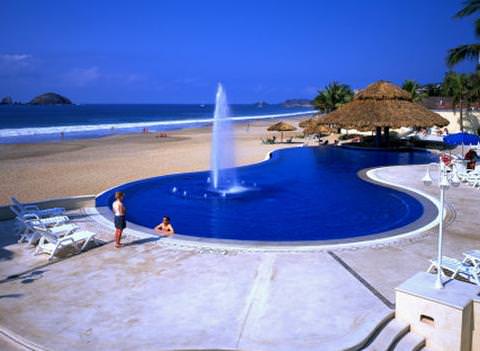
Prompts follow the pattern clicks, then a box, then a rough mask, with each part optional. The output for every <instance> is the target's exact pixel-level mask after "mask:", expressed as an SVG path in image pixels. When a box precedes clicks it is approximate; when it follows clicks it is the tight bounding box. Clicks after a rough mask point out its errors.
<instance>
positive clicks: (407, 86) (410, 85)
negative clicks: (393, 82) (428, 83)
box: [402, 79, 427, 102]
mask: <svg viewBox="0 0 480 351" xmlns="http://www.w3.org/2000/svg"><path fill="white" fill-rule="evenodd" d="M402 89H403V90H406V91H408V92H409V93H410V95H412V100H413V101H414V102H420V101H422V100H423V99H424V98H425V97H426V96H427V94H425V93H423V92H420V84H418V83H417V82H416V81H414V80H408V79H407V80H406V81H404V82H403V85H402Z"/></svg>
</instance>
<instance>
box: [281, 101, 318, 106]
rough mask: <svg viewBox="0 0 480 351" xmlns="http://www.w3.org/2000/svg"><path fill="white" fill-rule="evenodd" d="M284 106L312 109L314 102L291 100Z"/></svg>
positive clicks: (284, 103)
mask: <svg viewBox="0 0 480 351" xmlns="http://www.w3.org/2000/svg"><path fill="white" fill-rule="evenodd" d="M282 105H283V106H284V107H312V106H313V103H312V100H308V99H289V100H285V101H284V102H283V103H282Z"/></svg>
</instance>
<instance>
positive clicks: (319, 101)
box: [313, 81, 353, 113]
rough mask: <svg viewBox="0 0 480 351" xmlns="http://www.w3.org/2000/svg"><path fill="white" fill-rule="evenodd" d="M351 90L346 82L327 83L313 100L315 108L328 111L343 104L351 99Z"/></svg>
mask: <svg viewBox="0 0 480 351" xmlns="http://www.w3.org/2000/svg"><path fill="white" fill-rule="evenodd" d="M352 99H353V90H352V88H350V86H349V85H347V84H341V83H338V82H335V81H334V82H331V83H329V84H328V85H327V86H326V87H325V89H324V90H320V91H319V92H318V95H317V96H316V97H315V99H314V100H313V105H314V106H315V108H316V109H318V110H320V111H322V112H325V113H329V112H332V111H334V110H336V109H337V108H338V107H340V106H341V105H343V104H346V103H347V102H350V101H352Z"/></svg>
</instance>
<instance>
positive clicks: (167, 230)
mask: <svg viewBox="0 0 480 351" xmlns="http://www.w3.org/2000/svg"><path fill="white" fill-rule="evenodd" d="M154 230H155V233H157V234H160V236H172V235H173V234H175V231H174V230H173V226H172V223H171V222H170V217H168V216H164V217H163V220H162V223H160V224H159V225H157V226H156V227H155V229H154Z"/></svg>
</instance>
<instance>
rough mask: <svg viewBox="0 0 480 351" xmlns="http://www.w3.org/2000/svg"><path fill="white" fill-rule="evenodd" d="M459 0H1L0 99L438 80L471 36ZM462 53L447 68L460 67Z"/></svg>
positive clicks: (259, 96) (101, 98) (134, 96)
mask: <svg viewBox="0 0 480 351" xmlns="http://www.w3.org/2000/svg"><path fill="white" fill-rule="evenodd" d="M462 2H463V1H461V0H458V1H456V0H422V1H418V0H402V1H392V0H362V1H358V0H344V1H325V0H295V1H293V0H256V1H252V0H236V1H235V0H230V1H228V0H219V1H215V0H198V1H194V0H190V1H185V0H158V1H142V0H136V1H120V0H116V1H107V0H104V1H100V0H99V1H91V0H85V1H73V0H58V1H52V0H42V1H28V0H2V1H1V6H0V9H1V10H0V97H2V96H6V95H10V96H12V97H13V99H14V100H19V101H29V100H30V99H32V98H33V97H34V96H36V95H38V94H41V93H44V92H47V91H53V92H57V93H60V94H62V95H65V96H67V97H69V98H70V99H72V100H73V101H74V102H75V103H212V102H213V99H214V95H215V89H216V84H217V82H222V83H223V84H224V86H225V88H226V91H227V93H228V96H229V100H230V102H231V103H253V102H257V101H267V102H270V103H275V102H280V101H283V100H285V99H289V98H313V97H314V96H315V94H316V92H317V91H318V89H322V88H323V87H324V86H325V85H326V84H328V83H329V82H331V81H334V80H335V81H339V82H341V83H346V84H349V85H351V86H352V87H353V88H354V89H360V88H363V87H365V86H366V85H368V84H369V83H371V82H374V81H376V80H379V79H384V80H389V81H393V82H394V83H398V84H400V83H401V82H402V81H403V80H405V79H414V80H417V81H419V82H420V83H428V82H438V81H441V80H442V78H443V76H444V74H445V72H446V71H447V67H446V65H445V56H446V53H447V50H448V49H449V48H452V47H455V46H457V45H460V44H466V43H470V42H475V41H476V39H475V37H474V33H473V20H474V18H467V19H462V20H458V19H453V18H452V17H453V15H454V13H455V12H456V11H457V10H458V9H460V8H461V5H462ZM473 67H474V63H466V64H462V65H460V66H458V67H457V68H456V70H458V71H472V70H473Z"/></svg>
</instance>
